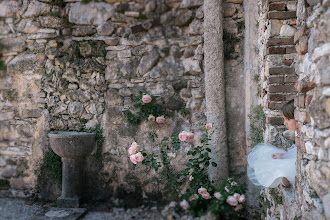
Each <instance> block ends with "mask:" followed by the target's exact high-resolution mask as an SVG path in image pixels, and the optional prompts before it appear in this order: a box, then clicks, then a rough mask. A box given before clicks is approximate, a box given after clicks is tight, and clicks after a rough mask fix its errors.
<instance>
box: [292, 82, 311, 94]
mask: <svg viewBox="0 0 330 220" xmlns="http://www.w3.org/2000/svg"><path fill="white" fill-rule="evenodd" d="M295 88H296V90H297V92H302V93H306V92H308V91H309V90H312V89H314V88H315V83H314V82H306V81H298V82H297V83H296V84H295Z"/></svg>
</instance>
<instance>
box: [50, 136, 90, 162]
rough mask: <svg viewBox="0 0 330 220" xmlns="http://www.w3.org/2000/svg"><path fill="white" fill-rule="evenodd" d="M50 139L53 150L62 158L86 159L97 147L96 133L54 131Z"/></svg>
mask: <svg viewBox="0 0 330 220" xmlns="http://www.w3.org/2000/svg"><path fill="white" fill-rule="evenodd" d="M48 137H49V141H50V146H51V148H52V149H53V151H54V152H55V153H56V154H57V155H59V156H60V157H62V158H63V157H64V158H77V157H85V156H87V155H89V154H90V153H91V152H92V151H93V149H94V147H95V133H86V132H76V131H52V132H50V133H49V134H48Z"/></svg>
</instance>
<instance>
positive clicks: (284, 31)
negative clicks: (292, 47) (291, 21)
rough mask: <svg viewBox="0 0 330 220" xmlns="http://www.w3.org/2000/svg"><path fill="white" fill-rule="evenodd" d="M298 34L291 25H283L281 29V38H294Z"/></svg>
mask: <svg viewBox="0 0 330 220" xmlns="http://www.w3.org/2000/svg"><path fill="white" fill-rule="evenodd" d="M295 32H296V28H294V27H292V26H291V25H287V24H285V25H283V26H282V27H281V31H280V36H281V37H293V36H294V34H295Z"/></svg>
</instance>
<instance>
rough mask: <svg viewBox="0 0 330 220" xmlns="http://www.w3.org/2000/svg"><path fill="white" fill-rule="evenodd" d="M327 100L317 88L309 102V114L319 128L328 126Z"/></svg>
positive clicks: (329, 122) (329, 123)
mask: <svg viewBox="0 0 330 220" xmlns="http://www.w3.org/2000/svg"><path fill="white" fill-rule="evenodd" d="M327 100H328V97H326V96H323V95H322V93H321V91H320V90H317V91H316V92H315V93H314V95H313V99H312V101H311V103H310V104H309V114H310V116H311V117H312V118H313V120H314V122H315V123H316V125H317V127H318V128H319V129H324V128H327V127H329V126H330V120H329V117H330V115H329V114H328V113H327V103H328V102H327Z"/></svg>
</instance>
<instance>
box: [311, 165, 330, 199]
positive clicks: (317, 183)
mask: <svg viewBox="0 0 330 220" xmlns="http://www.w3.org/2000/svg"><path fill="white" fill-rule="evenodd" d="M306 174H307V180H308V183H309V185H310V186H311V187H312V188H313V189H314V190H315V191H316V192H317V194H318V195H319V196H320V197H322V196H324V195H325V194H327V193H328V187H329V185H328V180H327V179H325V177H324V176H323V175H322V174H321V171H320V164H319V163H316V162H315V161H310V162H309V163H308V164H307V166H306Z"/></svg>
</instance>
